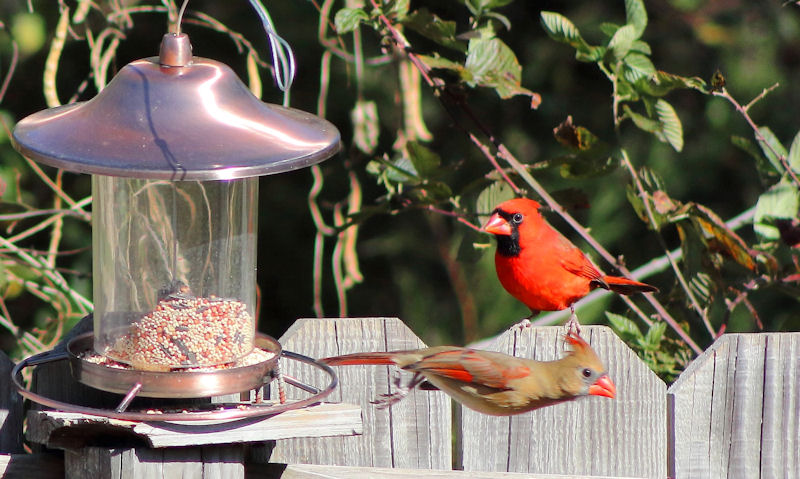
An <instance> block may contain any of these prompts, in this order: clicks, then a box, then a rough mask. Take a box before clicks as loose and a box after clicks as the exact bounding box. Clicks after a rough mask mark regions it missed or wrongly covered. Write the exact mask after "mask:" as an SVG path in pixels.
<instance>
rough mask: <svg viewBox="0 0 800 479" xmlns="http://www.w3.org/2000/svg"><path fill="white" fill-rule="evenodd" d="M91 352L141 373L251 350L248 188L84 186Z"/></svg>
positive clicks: (252, 182)
mask: <svg viewBox="0 0 800 479" xmlns="http://www.w3.org/2000/svg"><path fill="white" fill-rule="evenodd" d="M92 195H93V199H94V208H93V212H92V234H93V244H94V257H93V262H94V265H93V270H94V278H93V279H94V291H95V296H94V302H95V309H94V322H95V325H94V329H95V345H94V347H95V350H96V351H97V352H99V353H100V354H103V355H105V356H107V357H109V358H111V359H114V360H116V361H119V362H123V363H127V364H130V365H131V366H133V367H134V368H136V369H142V370H169V369H171V368H179V367H196V366H210V365H217V364H224V363H229V362H233V361H235V360H237V359H239V358H241V357H242V356H244V355H246V354H247V353H249V352H250V351H251V350H252V349H253V339H254V335H255V316H256V312H255V300H256V291H255V285H256V278H255V273H256V268H255V265H256V257H255V251H256V232H257V214H256V205H257V196H258V179H257V178H243V179H238V180H218V181H166V180H149V179H138V178H119V177H111V176H101V175H94V176H93V177H92Z"/></svg>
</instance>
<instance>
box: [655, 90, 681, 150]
mask: <svg viewBox="0 0 800 479" xmlns="http://www.w3.org/2000/svg"><path fill="white" fill-rule="evenodd" d="M656 115H657V116H658V122H659V123H660V124H661V132H660V135H658V136H659V139H661V140H662V141H666V142H667V143H669V144H670V145H671V146H672V148H674V149H675V151H678V152H680V151H681V150H682V149H683V126H682V125H681V119H680V118H678V115H677V113H675V110H674V109H673V108H672V105H670V104H669V103H667V101H666V100H664V99H659V100H658V101H657V102H656Z"/></svg>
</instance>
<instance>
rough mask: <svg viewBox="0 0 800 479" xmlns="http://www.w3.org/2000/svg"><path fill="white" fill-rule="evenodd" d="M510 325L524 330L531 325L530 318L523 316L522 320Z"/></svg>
mask: <svg viewBox="0 0 800 479" xmlns="http://www.w3.org/2000/svg"><path fill="white" fill-rule="evenodd" d="M511 327H512V328H514V329H516V330H518V331H520V332H522V331H525V330H526V329H528V328H530V327H531V320H530V319H528V318H523V319H522V321H520V322H518V323H517V324H515V325H514V326H511Z"/></svg>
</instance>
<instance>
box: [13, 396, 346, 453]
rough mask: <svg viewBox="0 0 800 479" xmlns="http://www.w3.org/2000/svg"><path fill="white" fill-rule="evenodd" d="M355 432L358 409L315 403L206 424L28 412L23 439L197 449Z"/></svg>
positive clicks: (78, 444)
mask: <svg viewBox="0 0 800 479" xmlns="http://www.w3.org/2000/svg"><path fill="white" fill-rule="evenodd" d="M360 432H361V408H359V407H357V406H354V405H352V404H319V405H315V406H311V407H307V408H303V409H297V410H293V411H286V412H284V413H281V414H277V415H274V416H269V417H255V418H245V419H237V420H232V421H207V422H192V421H186V422H176V421H171V422H159V421H153V422H139V421H122V420H119V419H109V418H105V417H99V416H89V415H86V414H78V413H69V412H61V411H30V412H29V413H28V439H29V440H31V441H33V442H36V443H39V444H46V445H47V446H48V447H50V448H62V449H64V448H70V449H74V448H78V447H83V446H84V445H85V444H92V442H97V438H98V437H100V438H102V437H104V436H105V437H109V436H115V437H120V438H121V437H124V436H126V435H127V436H129V437H130V440H133V439H139V440H142V441H143V442H145V443H146V444H147V445H148V446H149V447H155V448H160V447H189V446H191V447H197V446H210V445H220V444H236V443H251V442H262V441H271V440H275V439H285V438H289V437H322V436H336V435H344V434H347V435H353V434H359V433H360Z"/></svg>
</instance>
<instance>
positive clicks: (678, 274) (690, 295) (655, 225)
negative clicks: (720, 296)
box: [620, 148, 717, 338]
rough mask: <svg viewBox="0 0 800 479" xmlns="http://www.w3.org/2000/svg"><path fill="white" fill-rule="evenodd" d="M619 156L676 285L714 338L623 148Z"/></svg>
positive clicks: (715, 335) (711, 329) (711, 328)
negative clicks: (673, 275)
mask: <svg viewBox="0 0 800 479" xmlns="http://www.w3.org/2000/svg"><path fill="white" fill-rule="evenodd" d="M620 154H621V155H622V163H623V164H624V165H625V167H626V168H627V169H628V172H630V174H631V179H632V181H633V184H634V185H636V191H638V192H639V197H640V198H641V199H642V203H643V204H644V209H645V211H646V212H647V218H648V220H649V221H650V226H651V227H652V228H653V230H654V231H655V232H656V235H655V236H656V238H657V239H658V244H659V245H660V246H661V248H662V249H663V250H664V253H665V255H666V257H667V261H669V264H670V265H671V266H672V270H673V272H674V273H675V277H676V278H678V283H680V285H681V288H683V291H684V292H685V293H686V296H687V297H688V298H689V301H690V302H691V303H692V307H693V308H694V309H695V311H696V312H697V314H698V315H699V316H700V319H702V320H703V324H704V325H705V327H706V330H708V334H710V335H711V337H712V338H716V337H717V333H716V331H714V328H713V327H712V326H711V323H710V322H709V321H708V315H707V314H706V312H705V311H703V308H701V307H700V303H698V302H697V298H696V297H695V295H694V293H692V289H691V288H690V287H689V283H688V282H687V281H686V278H685V277H684V276H683V273H682V272H681V269H680V268H679V267H678V264H677V263H676V262H675V261H674V260H673V259H672V256H671V255H670V254H669V247H667V243H666V242H665V241H664V238H663V237H662V236H661V235H660V234H659V233H658V223H657V222H656V217H655V214H653V208H652V207H651V205H650V201H649V200H648V199H647V193H646V192H645V189H644V185H642V181H641V179H640V178H639V175H638V174H637V173H636V168H634V167H633V163H632V162H631V159H630V157H628V152H627V151H626V150H625V149H624V148H623V149H620Z"/></svg>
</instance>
